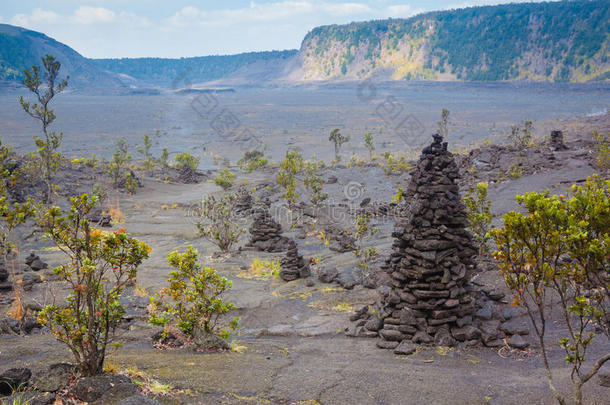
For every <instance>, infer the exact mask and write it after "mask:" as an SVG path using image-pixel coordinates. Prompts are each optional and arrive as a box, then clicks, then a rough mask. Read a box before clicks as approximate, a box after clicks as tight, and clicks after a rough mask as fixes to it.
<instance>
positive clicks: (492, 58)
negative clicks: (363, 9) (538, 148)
mask: <svg viewBox="0 0 610 405" xmlns="http://www.w3.org/2000/svg"><path fill="white" fill-rule="evenodd" d="M300 55H301V59H302V76H301V80H304V81H315V80H332V79H361V78H364V77H369V76H379V75H381V76H386V78H387V79H392V80H467V81H468V80H531V81H559V82H567V81H572V82H582V81H591V80H609V79H610V0H595V1H587V0H580V1H562V2H546V3H519V4H506V5H499V6H485V7H471V8H465V9H458V10H449V11H437V12H430V13H425V14H420V15H418V16H415V17H412V18H408V19H387V20H378V21H368V22H358V23H351V24H347V25H328V26H322V27H317V28H314V29H313V30H311V31H310V32H309V33H308V34H307V36H306V37H305V39H304V40H303V42H302V45H301V49H300Z"/></svg>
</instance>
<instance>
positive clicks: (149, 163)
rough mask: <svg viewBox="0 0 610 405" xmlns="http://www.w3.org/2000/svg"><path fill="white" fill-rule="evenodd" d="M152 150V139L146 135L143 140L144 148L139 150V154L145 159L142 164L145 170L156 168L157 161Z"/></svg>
mask: <svg viewBox="0 0 610 405" xmlns="http://www.w3.org/2000/svg"><path fill="white" fill-rule="evenodd" d="M151 148H152V141H151V139H150V136H148V134H145V135H144V138H142V146H141V147H140V148H138V152H139V153H140V154H141V155H142V157H143V158H144V160H143V162H142V167H143V168H144V170H152V169H154V168H155V161H154V159H153V156H152V153H151V151H150V149H151Z"/></svg>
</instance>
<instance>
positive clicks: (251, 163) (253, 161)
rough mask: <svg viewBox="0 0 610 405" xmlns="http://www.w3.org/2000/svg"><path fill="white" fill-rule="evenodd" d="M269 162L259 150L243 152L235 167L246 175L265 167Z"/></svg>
mask: <svg viewBox="0 0 610 405" xmlns="http://www.w3.org/2000/svg"><path fill="white" fill-rule="evenodd" d="M268 163H269V162H268V161H267V158H265V157H264V154H263V152H261V151H259V150H252V151H246V152H244V157H242V158H241V159H239V160H238V161H237V165H238V166H239V168H240V169H242V170H243V171H245V172H246V173H250V172H252V171H254V170H256V169H258V168H261V167H265V166H267V164H268Z"/></svg>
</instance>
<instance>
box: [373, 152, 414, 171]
mask: <svg viewBox="0 0 610 405" xmlns="http://www.w3.org/2000/svg"><path fill="white" fill-rule="evenodd" d="M383 157H384V159H385V162H381V163H379V165H380V166H381V167H382V168H383V171H384V173H385V174H387V175H388V176H389V175H391V174H394V173H396V174H400V173H403V172H406V171H409V170H411V168H412V166H411V164H410V163H408V162H407V157H406V156H394V155H393V154H392V152H390V151H387V152H385V153H384V154H383Z"/></svg>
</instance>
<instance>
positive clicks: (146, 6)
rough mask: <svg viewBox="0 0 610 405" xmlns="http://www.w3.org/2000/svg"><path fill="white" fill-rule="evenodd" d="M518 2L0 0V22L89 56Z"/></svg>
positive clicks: (294, 36) (253, 47)
mask: <svg viewBox="0 0 610 405" xmlns="http://www.w3.org/2000/svg"><path fill="white" fill-rule="evenodd" d="M509 2H515V0H512V1H510V0H508V1H504V0H438V1H424V0H273V1H272V0H258V1H250V0H228V1H203V0H199V1H197V0H191V1H186V0H98V1H95V0H0V23H8V24H13V25H18V26H22V27H25V28H29V29H33V30H36V31H41V32H44V33H45V34H47V35H48V36H50V37H53V38H55V39H57V40H58V41H60V42H63V43H65V44H67V45H69V46H71V47H72V48H74V49H75V50H76V51H78V52H80V53H81V54H82V55H84V56H87V57H91V58H108V57H139V56H158V57H181V56H201V55H212V54H232V53H239V52H247V51H261V50H272V49H294V48H299V47H300V45H301V40H302V39H303V37H304V36H305V34H307V32H308V31H309V30H310V29H312V28H313V27H316V26H318V25H325V24H341V23H348V22H351V21H363V20H371V19H380V18H388V17H409V16H412V15H414V14H418V13H421V12H423V11H431V10H439V9H448V8H459V7H465V6H469V5H484V4H499V3H509Z"/></svg>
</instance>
